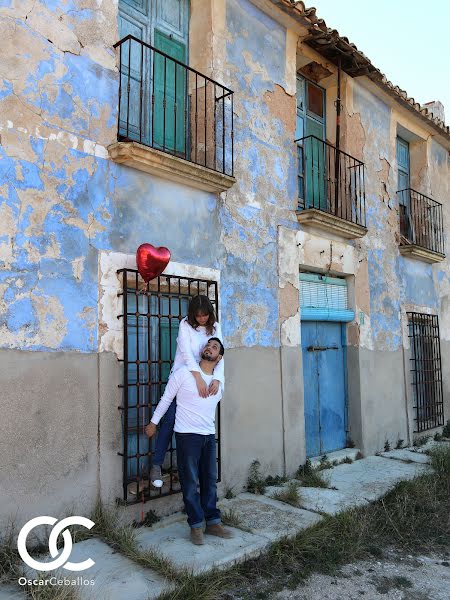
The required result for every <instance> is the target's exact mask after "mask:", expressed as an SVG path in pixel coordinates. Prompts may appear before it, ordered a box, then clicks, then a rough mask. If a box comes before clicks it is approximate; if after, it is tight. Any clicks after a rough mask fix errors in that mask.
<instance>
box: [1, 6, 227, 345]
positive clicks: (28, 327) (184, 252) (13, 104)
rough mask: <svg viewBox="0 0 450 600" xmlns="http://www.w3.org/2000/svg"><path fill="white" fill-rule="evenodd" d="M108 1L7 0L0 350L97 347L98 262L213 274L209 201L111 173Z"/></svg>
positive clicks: (213, 202)
mask: <svg viewBox="0 0 450 600" xmlns="http://www.w3.org/2000/svg"><path fill="white" fill-rule="evenodd" d="M117 11H118V7H117V1H116V0H51V1H50V2H49V1H46V2H43V1H40V0H25V1H20V2H19V1H18V0H8V1H4V2H2V3H1V8H0V33H1V36H2V41H3V45H2V60H1V61H0V136H1V137H0V142H1V143H0V260H1V262H0V307H1V308H0V333H1V346H2V347H4V348H20V349H29V350H58V349H61V350H78V351H81V352H92V351H94V352H95V351H97V349H98V317H97V305H98V255H99V251H100V250H109V251H117V252H124V253H126V254H133V253H134V252H135V250H136V248H137V246H138V245H139V244H140V243H142V242H146V241H149V242H151V243H153V244H155V245H156V246H159V245H166V246H168V247H169V248H170V249H171V251H172V257H173V260H175V261H180V262H183V263H187V264H195V265H203V266H207V267H213V268H217V267H218V266H219V264H220V263H221V261H222V258H221V256H222V255H221V251H220V248H219V244H218V237H219V214H218V198H217V197H216V196H215V195H214V194H210V193H206V192H201V191H198V190H194V189H193V188H189V187H186V186H182V185H178V184H174V183H170V182H167V181H164V180H162V179H158V178H156V177H152V176H150V175H148V174H144V173H141V172H139V171H136V170H133V169H129V168H127V167H122V166H120V165H117V164H115V163H113V162H111V161H110V160H109V159H108V158H107V157H108V154H107V146H108V145H109V144H110V143H112V142H114V141H115V139H116V134H117V98H118V72H117V67H116V56H115V53H114V50H113V48H112V46H113V44H114V43H115V42H116V41H117V39H118V26H117Z"/></svg>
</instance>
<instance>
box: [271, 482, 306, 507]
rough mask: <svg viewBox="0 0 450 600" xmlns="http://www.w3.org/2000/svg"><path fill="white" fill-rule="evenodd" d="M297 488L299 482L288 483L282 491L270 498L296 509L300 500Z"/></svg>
mask: <svg viewBox="0 0 450 600" xmlns="http://www.w3.org/2000/svg"><path fill="white" fill-rule="evenodd" d="M299 486H300V482H299V481H290V482H289V483H288V484H287V485H286V486H285V487H284V488H283V489H282V490H280V491H279V492H276V493H275V494H272V496H271V497H272V498H273V499H274V500H279V501H280V502H285V503H286V504H290V505H291V506H295V507H297V508H298V506H299V505H300V500H301V498H300V494H299V493H298V488H299Z"/></svg>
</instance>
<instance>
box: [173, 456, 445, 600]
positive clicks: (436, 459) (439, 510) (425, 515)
mask: <svg viewBox="0 0 450 600" xmlns="http://www.w3.org/2000/svg"><path fill="white" fill-rule="evenodd" d="M429 454H430V456H431V460H432V465H433V467H434V469H435V471H434V472H433V473H427V474H425V475H421V476H420V477H417V478H416V479H414V480H412V481H406V482H401V483H399V484H398V485H397V486H396V487H395V488H394V489H393V490H392V491H391V492H390V493H389V494H387V495H386V496H385V497H384V498H382V499H381V500H379V501H377V502H375V503H373V504H371V505H368V506H364V507H361V508H355V509H350V510H347V511H345V512H342V513H340V514H338V515H336V516H325V517H324V519H323V520H322V521H321V522H320V523H318V524H317V525H315V526H314V527H311V528H309V529H306V530H304V531H302V532H301V533H299V534H298V535H297V536H295V537H294V538H291V539H283V540H281V541H279V542H276V543H275V544H273V545H272V546H271V548H270V550H269V551H268V553H267V554H265V555H263V556H261V557H259V558H257V559H253V560H250V561H247V562H246V563H243V564H241V565H237V566H235V567H233V568H232V569H230V570H229V571H227V572H226V573H223V572H219V573H217V572H216V573H212V574H209V575H205V576H202V577H201V578H195V577H193V576H192V575H191V576H189V577H188V578H185V579H181V580H180V585H181V587H178V586H177V590H176V592H173V593H169V594H166V595H165V596H163V598H164V600H181V599H182V600H215V599H221V600H228V599H230V598H235V597H239V598H241V599H242V600H255V599H258V598H261V599H265V598H267V597H268V596H269V595H270V594H271V593H273V592H275V591H278V590H281V589H283V588H286V587H290V588H294V587H296V586H297V585H298V584H299V583H300V582H301V581H303V580H305V579H306V578H307V577H309V576H310V575H311V574H312V573H313V572H321V573H328V574H334V573H336V572H337V570H338V569H339V568H340V567H341V566H342V565H344V564H347V563H349V562H353V561H356V560H359V559H364V558H368V557H373V556H375V557H382V556H383V553H384V550H385V549H386V548H388V547H392V546H394V547H397V548H398V549H400V550H404V551H407V552H408V553H415V552H417V553H420V552H427V551H434V552H436V551H439V550H445V551H447V552H448V551H449V548H450V447H449V448H440V449H438V450H431V451H430V453H429Z"/></svg>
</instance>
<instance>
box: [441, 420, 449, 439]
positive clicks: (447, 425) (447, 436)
mask: <svg viewBox="0 0 450 600" xmlns="http://www.w3.org/2000/svg"><path fill="white" fill-rule="evenodd" d="M442 436H443V437H446V438H450V419H449V420H448V421H447V424H446V425H445V426H444V429H443V430H442Z"/></svg>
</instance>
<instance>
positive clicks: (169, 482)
mask: <svg viewBox="0 0 450 600" xmlns="http://www.w3.org/2000/svg"><path fill="white" fill-rule="evenodd" d="M117 273H118V274H119V276H120V277H121V278H122V291H121V292H119V295H120V296H122V298H123V312H122V314H120V315H118V318H119V319H122V321H123V359H122V360H123V383H122V384H120V385H119V387H120V388H121V389H122V390H123V394H122V404H121V406H119V411H120V413H121V420H122V438H123V450H122V452H119V455H120V456H121V457H122V470H123V502H124V503H126V504H133V503H137V502H141V501H142V500H144V501H147V500H153V499H155V498H160V497H162V496H168V495H171V494H174V493H178V492H180V491H181V489H180V484H179V481H178V473H177V467H176V447H175V436H173V437H172V441H171V443H170V446H169V448H168V450H167V452H166V456H165V460H164V464H163V467H162V471H163V482H164V485H163V487H162V488H160V489H158V488H153V487H152V485H151V483H150V481H149V473H150V468H151V461H152V455H153V452H154V445H155V440H156V436H154V437H153V438H152V439H151V440H149V438H148V437H147V436H146V434H145V432H144V427H145V425H146V424H147V423H148V422H149V421H150V419H151V416H152V414H153V411H154V409H155V407H156V405H157V404H158V402H159V400H160V398H161V396H162V395H163V393H164V390H165V387H166V384H167V381H168V379H169V374H170V370H171V367H172V364H173V359H174V357H175V351H176V344H177V334H178V328H179V324H180V321H181V319H183V318H184V317H185V316H186V314H187V310H188V305H189V301H190V300H191V298H192V297H193V296H196V295H198V294H203V295H205V296H208V298H209V299H210V300H211V303H212V305H213V306H214V309H215V311H216V314H217V313H218V308H219V307H218V294H217V282H215V281H208V280H206V279H195V278H190V277H179V276H176V275H160V276H159V277H157V278H156V279H154V280H152V281H151V282H150V284H149V285H148V286H147V285H146V284H145V283H144V281H143V280H142V278H141V277H140V276H139V273H138V271H136V270H133V269H120V270H119V271H117ZM216 443H217V472H218V480H219V481H220V476H221V473H220V471H221V468H220V466H221V465H220V463H221V460H220V404H219V406H218V408H217V418H216Z"/></svg>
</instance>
